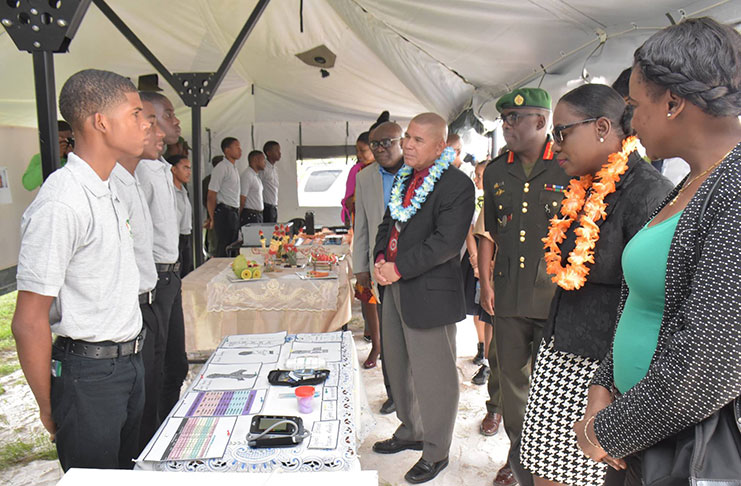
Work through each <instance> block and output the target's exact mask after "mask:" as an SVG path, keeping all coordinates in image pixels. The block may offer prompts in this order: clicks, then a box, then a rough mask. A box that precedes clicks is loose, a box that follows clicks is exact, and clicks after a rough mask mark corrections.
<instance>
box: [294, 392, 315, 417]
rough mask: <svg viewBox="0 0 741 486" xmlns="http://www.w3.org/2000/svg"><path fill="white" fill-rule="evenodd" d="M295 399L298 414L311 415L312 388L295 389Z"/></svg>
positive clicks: (312, 409) (312, 405)
mask: <svg viewBox="0 0 741 486" xmlns="http://www.w3.org/2000/svg"><path fill="white" fill-rule="evenodd" d="M296 398H297V399H298V411H299V413H311V412H313V411H314V387H313V386H299V387H296Z"/></svg>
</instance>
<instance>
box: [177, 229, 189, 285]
mask: <svg viewBox="0 0 741 486" xmlns="http://www.w3.org/2000/svg"><path fill="white" fill-rule="evenodd" d="M192 240H193V238H192V237H191V235H180V240H179V241H178V254H179V255H180V278H183V277H185V276H186V275H188V274H189V273H190V272H192V271H193V244H192V243H191V242H192Z"/></svg>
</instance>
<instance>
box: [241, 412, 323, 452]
mask: <svg viewBox="0 0 741 486" xmlns="http://www.w3.org/2000/svg"><path fill="white" fill-rule="evenodd" d="M308 435H309V434H307V433H306V431H305V430H304V421H303V420H301V417H292V416H287V415H255V416H254V417H252V423H251V424H250V432H249V434H247V445H249V446H250V447H253V448H267V447H292V446H295V445H297V444H300V443H301V441H303V440H304V439H305V438H306V437H307V436H308Z"/></svg>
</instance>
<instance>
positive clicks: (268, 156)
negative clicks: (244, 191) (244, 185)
mask: <svg viewBox="0 0 741 486" xmlns="http://www.w3.org/2000/svg"><path fill="white" fill-rule="evenodd" d="M262 151H263V153H265V160H267V163H266V164H265V169H264V170H263V171H262V172H260V180H261V181H262V187H263V190H262V194H263V201H264V206H263V207H264V210H263V211H264V214H263V221H265V222H266V223H275V222H277V221H278V169H276V168H275V164H276V162H278V161H279V160H280V144H278V142H276V141H275V140H270V141H269V142H265V145H263V147H262Z"/></svg>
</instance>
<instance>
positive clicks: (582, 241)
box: [543, 137, 638, 290]
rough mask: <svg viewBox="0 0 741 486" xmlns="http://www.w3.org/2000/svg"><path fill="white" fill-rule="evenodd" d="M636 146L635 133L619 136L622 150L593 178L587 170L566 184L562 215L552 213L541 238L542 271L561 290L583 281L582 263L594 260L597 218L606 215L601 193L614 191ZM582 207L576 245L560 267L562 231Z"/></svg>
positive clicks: (564, 231)
mask: <svg viewBox="0 0 741 486" xmlns="http://www.w3.org/2000/svg"><path fill="white" fill-rule="evenodd" d="M637 146H638V139H637V138H636V137H628V138H626V139H625V140H623V147H622V150H621V151H620V152H615V153H612V154H610V156H609V157H608V158H607V164H605V165H603V166H602V169H600V170H599V172H597V174H595V177H594V179H593V178H592V175H591V174H590V175H585V176H581V177H580V178H579V179H572V180H571V182H569V188H568V190H567V191H566V194H565V198H564V201H563V203H562V204H561V215H563V218H559V217H558V216H554V217H553V218H552V219H551V225H550V228H549V229H548V236H546V237H545V238H543V243H545V246H544V248H545V249H546V250H547V251H546V253H545V262H546V271H547V272H548V273H549V274H551V275H553V276H554V277H553V278H552V280H553V282H555V283H556V284H557V285H558V286H559V287H561V288H563V289H565V290H576V289H579V288H581V287H582V286H583V285H584V283H585V282H586V281H587V275H588V274H589V269H588V268H587V266H586V264H587V263H594V247H595V245H596V244H597V240H599V226H597V221H599V219H600V218H603V219H604V218H606V217H607V213H606V212H605V208H607V204H605V197H607V195H608V194H611V193H613V192H615V183H616V182H618V181H619V180H620V176H621V175H623V174H624V173H625V171H626V170H628V156H629V155H630V154H631V153H632V152H633V151H634V150H635V149H636V147H637ZM593 180H594V182H592V181H593ZM590 186H591V188H592V192H591V194H590V195H589V198H585V196H586V193H587V189H588V188H589V187H590ZM585 199H586V201H585ZM582 209H584V213H583V214H582V216H581V218H580V219H579V222H580V223H581V227H579V228H577V229H576V230H574V233H576V246H575V247H574V251H572V252H571V253H569V258H568V264H567V265H566V267H563V266H561V249H560V248H559V245H560V244H561V243H562V242H563V240H564V239H565V238H566V231H567V230H568V229H569V227H570V226H571V223H573V222H574V220H575V219H576V217H577V215H578V214H579V212H580V211H581V210H582Z"/></svg>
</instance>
